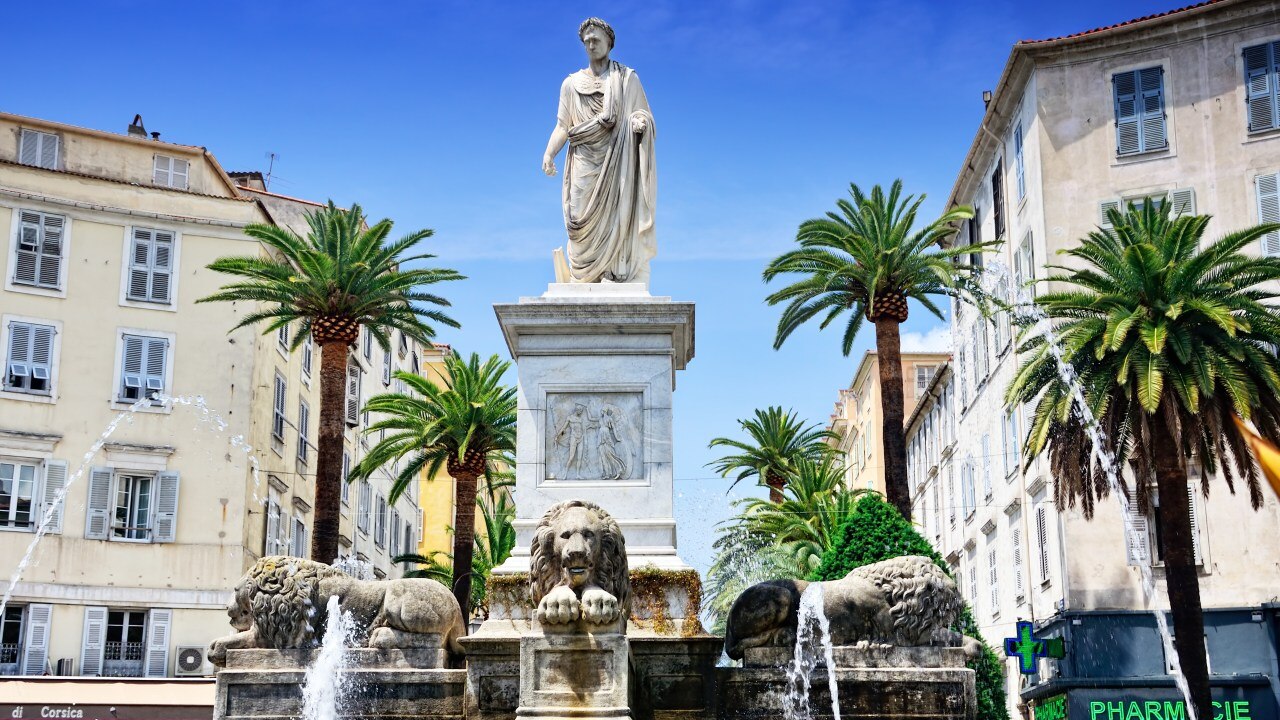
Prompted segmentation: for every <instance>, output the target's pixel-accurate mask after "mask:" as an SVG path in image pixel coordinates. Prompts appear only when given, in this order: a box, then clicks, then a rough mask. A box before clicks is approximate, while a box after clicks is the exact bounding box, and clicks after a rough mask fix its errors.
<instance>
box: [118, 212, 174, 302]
mask: <svg viewBox="0 0 1280 720" xmlns="http://www.w3.org/2000/svg"><path fill="white" fill-rule="evenodd" d="M173 249H174V242H173V233H171V232H169V231H167V230H148V229H147V228H134V229H133V244H132V246H131V247H130V249H129V284H128V287H127V289H126V291H125V297H126V298H127V299H129V300H134V301H136V302H150V303H164V304H168V303H170V302H172V300H171V298H170V295H171V293H172V287H171V286H172V278H173Z"/></svg>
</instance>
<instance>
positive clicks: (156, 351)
mask: <svg viewBox="0 0 1280 720" xmlns="http://www.w3.org/2000/svg"><path fill="white" fill-rule="evenodd" d="M168 344H169V341H167V340H165V339H164V338H147V343H146V346H147V357H146V361H147V365H146V368H145V370H144V373H145V376H146V396H147V397H149V398H153V399H154V398H155V397H156V396H157V395H160V394H163V393H164V388H165V382H164V360H165V357H164V356H165V351H166V350H167V347H168Z"/></svg>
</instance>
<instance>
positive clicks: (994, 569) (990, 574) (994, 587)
mask: <svg viewBox="0 0 1280 720" xmlns="http://www.w3.org/2000/svg"><path fill="white" fill-rule="evenodd" d="M990 542H991V547H989V548H988V549H987V582H989V583H990V584H991V617H993V618H997V617H1000V571H999V566H998V565H997V564H996V548H995V535H992V536H991V541H990Z"/></svg>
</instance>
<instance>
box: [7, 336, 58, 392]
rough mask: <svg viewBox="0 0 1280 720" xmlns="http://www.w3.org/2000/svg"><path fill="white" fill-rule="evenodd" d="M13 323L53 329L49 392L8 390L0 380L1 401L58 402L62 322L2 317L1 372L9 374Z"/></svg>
mask: <svg viewBox="0 0 1280 720" xmlns="http://www.w3.org/2000/svg"><path fill="white" fill-rule="evenodd" d="M13 323H23V324H28V325H47V326H49V327H52V328H53V347H52V348H51V349H50V351H49V392H48V393H30V392H21V391H17V390H8V389H6V387H5V385H4V382H3V379H2V378H0V399H4V400H21V401H23V402H34V403H45V404H53V403H56V402H57V400H58V366H59V365H60V362H59V361H60V359H61V353H62V321H61V320H45V319H43V318H37V317H29V316H27V315H0V372H3V373H5V374H7V373H8V372H9V368H8V366H9V332H10V326H11V325H12V324H13Z"/></svg>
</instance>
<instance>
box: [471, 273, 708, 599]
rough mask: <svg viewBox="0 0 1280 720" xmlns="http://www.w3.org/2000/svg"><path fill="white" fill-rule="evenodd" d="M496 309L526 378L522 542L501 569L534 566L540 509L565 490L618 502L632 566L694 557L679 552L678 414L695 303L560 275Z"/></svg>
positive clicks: (572, 495) (520, 453)
mask: <svg viewBox="0 0 1280 720" xmlns="http://www.w3.org/2000/svg"><path fill="white" fill-rule="evenodd" d="M494 311H495V312H496V313H497V316H498V322H499V323H500V324H501V326H502V332H503V335H504V337H505V338H506V341H507V347H508V348H509V349H510V351H511V356H512V357H513V358H514V359H515V361H516V368H517V373H518V378H519V404H518V408H517V413H518V420H517V422H518V439H517V448H516V487H515V490H514V493H513V494H514V499H515V505H516V519H515V523H514V524H515V528H516V535H517V539H516V546H515V547H516V549H515V551H514V553H513V554H512V555H511V558H510V559H508V560H507V562H505V563H503V564H502V565H501V566H499V567H498V568H496V569H495V570H494V573H495V574H496V575H503V574H511V573H520V572H527V571H528V569H529V547H530V544H531V542H532V540H533V531H534V528H535V526H536V525H537V523H538V520H539V519H541V518H542V515H543V513H545V512H546V511H547V509H548V508H549V507H551V506H552V505H554V504H556V503H558V502H561V501H564V500H588V501H591V502H595V503H597V504H599V505H601V506H602V507H604V508H606V509H608V511H609V513H610V514H611V515H613V517H614V519H615V520H617V521H618V524H619V526H621V528H622V532H623V534H624V535H625V536H626V538H627V558H628V564H629V565H630V567H631V568H632V569H635V568H639V567H643V566H647V565H652V566H654V567H656V568H659V569H670V570H677V569H686V568H688V565H687V564H686V563H685V562H684V561H682V560H681V559H680V557H679V556H678V555H677V553H676V527H675V518H674V513H673V507H672V506H673V502H674V501H673V494H672V452H671V440H672V426H671V423H672V391H673V390H674V387H675V375H676V371H677V370H681V369H683V368H684V367H685V365H686V363H688V362H689V360H690V359H691V358H692V357H693V304H692V303H681V302H672V301H671V298H668V297H654V296H651V295H649V293H648V292H647V291H646V290H645V288H644V286H643V285H622V284H614V285H607V284H552V285H551V286H550V287H549V288H548V290H547V292H546V293H545V294H543V295H542V296H540V297H525V298H521V299H520V301H519V302H518V303H510V304H499V305H495V306H494Z"/></svg>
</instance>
